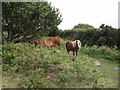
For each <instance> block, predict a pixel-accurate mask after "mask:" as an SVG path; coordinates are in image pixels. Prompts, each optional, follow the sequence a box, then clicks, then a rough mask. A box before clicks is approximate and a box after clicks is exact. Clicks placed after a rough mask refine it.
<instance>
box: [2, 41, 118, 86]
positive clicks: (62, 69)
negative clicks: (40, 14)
mask: <svg viewBox="0 0 120 90" xmlns="http://www.w3.org/2000/svg"><path fill="white" fill-rule="evenodd" d="M14 46H15V47H16V48H15V49H13V50H12V52H13V53H15V54H14V55H15V58H13V62H12V63H13V64H14V65H13V66H6V65H4V66H3V87H24V88H28V87H71V88H74V87H76V88H99V87H101V88H106V87H117V78H118V70H115V69H113V68H115V67H117V64H116V63H112V62H110V61H108V60H103V59H98V58H93V57H90V56H88V55H86V54H85V53H83V52H82V51H81V50H79V55H78V56H77V57H73V56H72V53H71V55H70V56H68V55H67V53H66V50H65V46H64V43H63V44H62V46H60V47H59V46H56V47H55V48H52V49H48V48H40V47H34V45H30V44H25V45H23V44H21V43H19V44H15V45H14ZM73 60H74V61H73ZM95 61H99V62H100V63H101V66H100V68H97V67H96V66H94V62H95Z"/></svg>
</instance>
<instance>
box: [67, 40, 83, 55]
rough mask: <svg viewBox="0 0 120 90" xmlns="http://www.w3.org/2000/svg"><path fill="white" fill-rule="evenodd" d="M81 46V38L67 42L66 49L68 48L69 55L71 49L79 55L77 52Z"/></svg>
mask: <svg viewBox="0 0 120 90" xmlns="http://www.w3.org/2000/svg"><path fill="white" fill-rule="evenodd" d="M80 48H81V42H80V40H75V41H67V42H66V49H67V52H68V55H69V52H70V51H73V56H74V55H75V52H76V56H77V52H78V50H79V49H80Z"/></svg>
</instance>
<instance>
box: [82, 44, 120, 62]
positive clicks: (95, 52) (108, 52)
mask: <svg viewBox="0 0 120 90" xmlns="http://www.w3.org/2000/svg"><path fill="white" fill-rule="evenodd" d="M82 52H83V53H85V54H87V55H89V56H92V57H94V58H98V59H99V58H103V59H107V60H111V61H116V62H117V63H118V62H119V63H120V61H119V59H120V53H119V51H117V47H116V46H115V47H114V48H109V47H106V46H101V47H98V46H96V45H94V46H92V47H90V46H87V45H85V46H84V47H83V48H82Z"/></svg>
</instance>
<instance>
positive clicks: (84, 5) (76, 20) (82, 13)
mask: <svg viewBox="0 0 120 90" xmlns="http://www.w3.org/2000/svg"><path fill="white" fill-rule="evenodd" d="M47 1H48V2H51V4H52V6H53V7H55V8H58V9H59V10H60V13H61V14H62V18H63V20H62V22H61V23H60V25H59V26H58V28H59V29H62V30H65V29H71V28H73V27H74V26H75V25H77V24H80V23H81V24H89V25H92V26H94V27H95V28H99V26H100V25H101V24H106V25H109V26H112V27H114V28H118V2H119V1H120V0H47Z"/></svg>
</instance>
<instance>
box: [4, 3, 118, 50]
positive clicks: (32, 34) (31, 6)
mask: <svg viewBox="0 0 120 90" xmlns="http://www.w3.org/2000/svg"><path fill="white" fill-rule="evenodd" d="M61 22H62V15H61V13H60V11H59V9H57V8H55V7H52V6H51V3H48V2H3V3H2V30H3V31H2V40H3V43H9V42H13V43H17V42H31V41H32V40H34V39H36V38H39V37H42V36H59V37H61V38H67V39H70V40H75V39H78V40H81V42H82V44H83V45H90V46H92V45H99V46H101V45H107V46H114V45H116V46H117V47H118V48H120V40H119V39H118V38H119V37H120V29H116V28H113V27H112V26H108V25H105V24H102V25H101V26H100V27H99V28H94V27H93V26H91V25H88V24H78V25H75V26H74V27H73V28H72V29H70V30H63V31H62V30H59V29H58V27H57V26H58V25H59V24H60V23H61Z"/></svg>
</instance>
